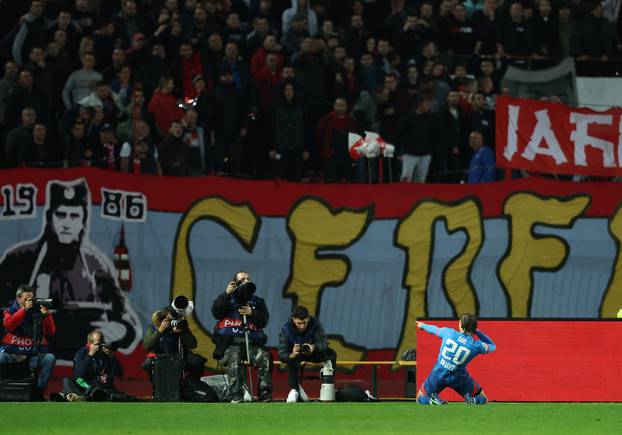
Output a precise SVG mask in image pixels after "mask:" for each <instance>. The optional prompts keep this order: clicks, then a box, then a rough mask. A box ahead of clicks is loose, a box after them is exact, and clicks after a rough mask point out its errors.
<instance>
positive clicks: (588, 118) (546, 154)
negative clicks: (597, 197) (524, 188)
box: [496, 97, 622, 176]
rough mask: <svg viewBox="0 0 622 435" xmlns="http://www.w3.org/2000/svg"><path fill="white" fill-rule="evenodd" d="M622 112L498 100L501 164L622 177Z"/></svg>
mask: <svg viewBox="0 0 622 435" xmlns="http://www.w3.org/2000/svg"><path fill="white" fill-rule="evenodd" d="M621 117H622V109H620V108H613V109H609V110H606V111H602V112H597V111H594V110H591V109H586V108H571V107H568V106H565V105H563V104H555V103H549V102H543V101H537V100H527V99H519V98H511V97H498V98H497V121H496V143H497V166H499V167H505V168H514V169H525V170H527V171H532V172H543V173H557V174H575V175H595V176H616V175H622V124H621V123H620V118H621Z"/></svg>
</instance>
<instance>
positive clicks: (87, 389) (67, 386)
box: [63, 329, 133, 402]
mask: <svg viewBox="0 0 622 435" xmlns="http://www.w3.org/2000/svg"><path fill="white" fill-rule="evenodd" d="M114 351H115V349H114V345H113V344H112V343H106V340H105V338H104V335H103V334H102V332H101V331H100V330H99V329H95V330H93V331H91V332H89V333H88V335H87V339H86V345H85V346H84V347H82V348H81V349H80V350H78V352H76V355H75V357H74V359H73V377H72V378H65V379H64V380H63V393H64V394H65V397H66V398H67V399H68V400H70V401H74V400H79V399H80V398H82V397H84V398H85V399H86V400H90V401H94V402H101V401H106V400H112V401H117V402H126V401H130V400H133V397H132V396H129V395H127V394H124V393H121V392H120V391H117V390H116V389H115V387H114V378H115V377H117V376H123V368H122V367H121V364H119V360H117V358H116V357H115V355H114ZM72 393H73V395H72Z"/></svg>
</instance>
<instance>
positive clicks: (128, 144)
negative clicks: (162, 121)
mask: <svg viewBox="0 0 622 435" xmlns="http://www.w3.org/2000/svg"><path fill="white" fill-rule="evenodd" d="M150 137H151V128H150V127H149V124H147V123H146V122H145V121H143V120H136V121H135V122H134V123H133V131H132V134H131V135H130V136H129V137H126V139H125V140H124V141H123V143H122V145H121V150H120V151H119V170H120V171H121V172H133V170H134V168H133V167H132V159H131V157H132V155H133V154H134V150H133V146H134V145H135V144H136V143H138V141H139V140H144V141H146V142H147V145H150V147H149V148H150V151H151V152H150V154H151V155H153V156H154V157H155V159H157V157H158V151H157V147H155V146H153V144H152V142H151V141H150ZM151 148H153V150H152V149H151Z"/></svg>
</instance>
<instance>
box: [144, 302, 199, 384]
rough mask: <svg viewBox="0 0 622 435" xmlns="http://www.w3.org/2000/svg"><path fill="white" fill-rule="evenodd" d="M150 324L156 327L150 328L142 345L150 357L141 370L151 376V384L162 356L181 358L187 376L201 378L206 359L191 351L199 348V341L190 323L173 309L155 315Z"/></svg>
mask: <svg viewBox="0 0 622 435" xmlns="http://www.w3.org/2000/svg"><path fill="white" fill-rule="evenodd" d="M151 321H152V322H153V324H152V325H149V326H148V327H147V331H146V332H145V336H144V338H143V346H144V347H145V349H146V350H147V351H148V352H149V354H147V359H146V360H145V362H144V363H143V365H142V367H143V369H144V370H146V371H147V373H149V379H150V380H151V383H152V385H153V384H154V379H153V369H154V365H155V357H156V356H157V355H162V354H177V355H181V356H182V358H183V362H184V372H185V373H186V374H187V377H190V378H193V379H200V378H201V375H202V374H203V369H204V368H205V362H206V361H207V360H206V359H205V358H203V357H202V356H201V355H198V354H195V353H192V352H191V351H190V349H194V348H196V347H197V339H196V337H195V336H194V334H192V332H191V331H190V329H188V322H187V321H186V320H185V319H184V318H181V317H180V316H179V315H178V314H177V313H175V311H174V310H173V308H171V307H165V308H163V309H162V310H160V311H156V312H155V313H153V316H151Z"/></svg>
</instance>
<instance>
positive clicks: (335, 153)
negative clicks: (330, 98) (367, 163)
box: [316, 98, 358, 181]
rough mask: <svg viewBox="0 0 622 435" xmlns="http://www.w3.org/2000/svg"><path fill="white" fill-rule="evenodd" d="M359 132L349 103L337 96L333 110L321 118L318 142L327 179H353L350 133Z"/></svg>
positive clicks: (317, 132) (317, 131) (318, 128)
mask: <svg viewBox="0 0 622 435" xmlns="http://www.w3.org/2000/svg"><path fill="white" fill-rule="evenodd" d="M350 132H352V133H356V132H358V127H357V125H356V121H355V120H354V118H352V116H350V115H349V114H348V103H347V101H346V100H345V99H344V98H337V99H336V100H335V103H334V104H333V111H332V112H330V113H329V114H327V115H325V116H324V117H323V118H322V119H320V123H319V125H318V127H317V130H316V135H317V139H316V142H317V143H318V146H319V147H320V158H321V159H322V168H323V173H324V179H325V180H326V181H351V180H352V178H353V174H352V159H351V158H350V155H349V153H348V133H350Z"/></svg>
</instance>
